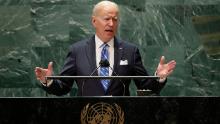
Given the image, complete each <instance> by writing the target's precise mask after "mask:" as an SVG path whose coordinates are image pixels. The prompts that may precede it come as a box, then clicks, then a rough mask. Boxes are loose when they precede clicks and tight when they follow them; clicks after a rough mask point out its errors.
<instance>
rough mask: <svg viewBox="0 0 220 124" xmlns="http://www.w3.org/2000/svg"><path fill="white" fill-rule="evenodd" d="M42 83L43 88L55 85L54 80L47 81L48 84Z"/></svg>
mask: <svg viewBox="0 0 220 124" xmlns="http://www.w3.org/2000/svg"><path fill="white" fill-rule="evenodd" d="M40 82H41V84H42V85H43V86H45V87H49V86H50V85H51V84H52V83H53V80H47V83H45V82H42V81H40Z"/></svg>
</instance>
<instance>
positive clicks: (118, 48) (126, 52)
mask: <svg viewBox="0 0 220 124" xmlns="http://www.w3.org/2000/svg"><path fill="white" fill-rule="evenodd" d="M95 52H96V50H95V36H93V37H91V38H90V39H86V40H83V41H79V42H77V43H74V44H73V45H71V47H70V51H69V53H68V55H67V58H66V61H65V63H64V66H63V69H62V71H61V73H60V75H61V76H89V75H91V73H92V72H93V71H94V70H95V69H96V68H97V66H96V53H95ZM121 60H127V62H128V65H120V61H121ZM112 75H113V76H116V75H119V76H147V75H148V73H147V71H146V70H145V69H144V67H143V64H142V60H141V56H140V53H139V50H138V48H137V47H136V46H135V45H132V44H131V43H128V42H124V41H121V40H119V39H117V38H116V37H115V40H114V67H113V74H112ZM93 76H98V71H96V72H95V73H94V74H93ZM74 81H75V82H76V83H77V86H78V95H79V96H104V95H112V96H123V95H126V96H128V95H130V93H129V85H130V82H131V79H126V80H124V79H123V80H119V79H112V80H111V81H110V86H109V88H108V90H107V92H105V91H104V89H103V86H102V84H101V82H100V80H98V79H97V80H94V79H86V80H85V79H84V80H83V79H77V80H74V79H65V80H64V79H63V80H54V81H53V83H52V84H51V85H50V86H49V87H43V88H44V89H45V90H46V91H47V92H48V93H51V94H55V95H64V94H67V93H68V92H69V91H70V90H71V89H72V88H71V87H72V85H73V83H74ZM134 82H135V84H136V86H137V89H150V90H152V91H153V92H154V93H156V94H159V92H160V90H161V89H162V87H163V86H164V84H165V83H163V84H161V83H159V82H158V81H156V80H154V79H138V80H136V79H135V80H134Z"/></svg>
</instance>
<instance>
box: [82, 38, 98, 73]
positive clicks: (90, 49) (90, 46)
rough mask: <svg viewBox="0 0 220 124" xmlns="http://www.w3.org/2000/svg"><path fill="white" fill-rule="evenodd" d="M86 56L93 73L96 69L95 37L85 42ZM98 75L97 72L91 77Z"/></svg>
mask: <svg viewBox="0 0 220 124" xmlns="http://www.w3.org/2000/svg"><path fill="white" fill-rule="evenodd" d="M85 50H86V55H87V58H88V61H89V64H90V67H91V70H92V71H93V70H94V69H95V68H97V66H96V53H95V52H96V50H95V36H93V37H91V39H90V40H89V41H88V42H87V46H86V49H85ZM97 75H98V73H97V71H96V72H95V73H94V74H93V76H97Z"/></svg>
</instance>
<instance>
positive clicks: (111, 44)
mask: <svg viewBox="0 0 220 124" xmlns="http://www.w3.org/2000/svg"><path fill="white" fill-rule="evenodd" d="M95 43H96V45H97V48H100V47H102V44H103V43H104V42H103V41H102V40H101V39H100V38H99V37H98V36H97V35H95ZM106 44H108V45H109V47H113V46H114V38H112V39H111V40H110V41H108V42H107V43H106Z"/></svg>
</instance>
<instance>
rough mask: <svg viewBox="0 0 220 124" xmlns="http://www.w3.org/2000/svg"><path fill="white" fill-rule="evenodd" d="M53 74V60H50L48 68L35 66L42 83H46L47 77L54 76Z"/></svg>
mask: <svg viewBox="0 0 220 124" xmlns="http://www.w3.org/2000/svg"><path fill="white" fill-rule="evenodd" d="M52 74H53V62H50V63H49V64H48V68H47V69H44V68H41V67H36V68H35V75H36V77H37V80H39V81H41V82H42V83H46V80H45V77H46V76H52Z"/></svg>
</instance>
